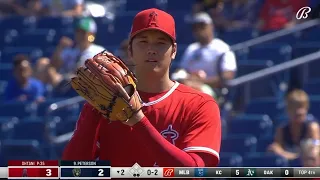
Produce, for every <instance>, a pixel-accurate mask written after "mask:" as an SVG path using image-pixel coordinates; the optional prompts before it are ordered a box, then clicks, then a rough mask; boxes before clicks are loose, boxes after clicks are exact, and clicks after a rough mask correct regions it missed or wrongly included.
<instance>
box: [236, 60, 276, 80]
mask: <svg viewBox="0 0 320 180" xmlns="http://www.w3.org/2000/svg"><path fill="white" fill-rule="evenodd" d="M237 66H238V70H237V76H242V75H246V74H249V73H253V72H256V71H259V70H262V69H264V68H268V67H271V66H273V62H272V61H271V60H269V61H265V60H256V59H249V60H246V61H238V62H237Z"/></svg>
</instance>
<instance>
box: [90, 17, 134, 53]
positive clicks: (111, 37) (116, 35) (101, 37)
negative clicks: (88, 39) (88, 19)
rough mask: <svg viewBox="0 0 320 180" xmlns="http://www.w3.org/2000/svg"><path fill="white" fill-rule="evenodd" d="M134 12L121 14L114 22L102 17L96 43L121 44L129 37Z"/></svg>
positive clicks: (103, 44) (106, 44) (104, 44)
mask: <svg viewBox="0 0 320 180" xmlns="http://www.w3.org/2000/svg"><path fill="white" fill-rule="evenodd" d="M134 15H135V14H133V13H127V14H120V15H118V16H116V17H115V20H114V21H113V22H109V21H108V20H107V19H100V22H101V23H100V24H99V28H100V29H105V30H99V29H98V32H97V35H96V36H97V38H96V41H95V43H97V44H100V45H102V46H104V47H106V46H114V45H116V46H119V45H120V43H121V42H122V41H123V40H124V39H127V38H128V37H129V34H130V29H131V24H132V21H133V18H134Z"/></svg>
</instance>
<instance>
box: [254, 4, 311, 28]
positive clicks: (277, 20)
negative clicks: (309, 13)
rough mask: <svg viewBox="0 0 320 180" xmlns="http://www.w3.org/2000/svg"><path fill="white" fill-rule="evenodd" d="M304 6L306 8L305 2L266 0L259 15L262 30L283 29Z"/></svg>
mask: <svg viewBox="0 0 320 180" xmlns="http://www.w3.org/2000/svg"><path fill="white" fill-rule="evenodd" d="M304 6H307V1H306V0H266V1H265V3H264V5H263V7H262V10H261V14H260V18H261V19H262V20H263V21H264V24H263V30H266V31H268V30H279V29H282V28H284V27H285V25H286V24H287V23H289V22H290V21H291V20H292V18H295V16H296V13H297V12H298V11H299V9H300V8H302V7H304Z"/></svg>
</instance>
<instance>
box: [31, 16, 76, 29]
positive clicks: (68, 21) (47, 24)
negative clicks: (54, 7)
mask: <svg viewBox="0 0 320 180" xmlns="http://www.w3.org/2000/svg"><path fill="white" fill-rule="evenodd" d="M76 20H77V19H76V18H71V17H41V18H39V19H37V22H36V25H37V28H39V29H58V28H61V29H72V28H74V24H75V21H76Z"/></svg>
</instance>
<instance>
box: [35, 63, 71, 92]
mask: <svg viewBox="0 0 320 180" xmlns="http://www.w3.org/2000/svg"><path fill="white" fill-rule="evenodd" d="M35 77H37V78H38V79H40V80H41V82H42V83H43V84H44V85H45V86H46V96H47V97H50V98H63V97H72V96H75V95H76V93H75V91H74V90H73V89H72V88H71V86H70V85H69V80H70V79H69V78H68V76H64V75H62V74H60V73H58V72H57V70H56V69H55V68H54V67H52V66H51V65H50V60H49V59H48V58H40V59H38V61H37V64H36V69H35Z"/></svg>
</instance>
